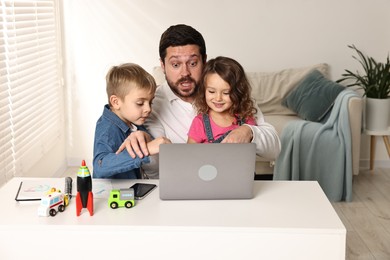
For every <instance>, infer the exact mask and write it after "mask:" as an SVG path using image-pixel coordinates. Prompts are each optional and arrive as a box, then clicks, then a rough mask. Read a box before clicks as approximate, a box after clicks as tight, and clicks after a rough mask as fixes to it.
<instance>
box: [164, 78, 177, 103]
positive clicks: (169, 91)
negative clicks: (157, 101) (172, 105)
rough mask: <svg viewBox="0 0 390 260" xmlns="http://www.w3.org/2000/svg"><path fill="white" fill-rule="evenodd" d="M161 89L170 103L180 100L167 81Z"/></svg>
mask: <svg viewBox="0 0 390 260" xmlns="http://www.w3.org/2000/svg"><path fill="white" fill-rule="evenodd" d="M160 87H161V88H162V89H163V91H164V93H165V96H166V97H167V99H168V100H169V102H172V101H175V100H178V99H180V98H179V97H178V96H176V94H175V92H173V91H172V89H171V87H170V86H169V85H168V82H167V81H165V82H164V84H162V85H161V86H160Z"/></svg>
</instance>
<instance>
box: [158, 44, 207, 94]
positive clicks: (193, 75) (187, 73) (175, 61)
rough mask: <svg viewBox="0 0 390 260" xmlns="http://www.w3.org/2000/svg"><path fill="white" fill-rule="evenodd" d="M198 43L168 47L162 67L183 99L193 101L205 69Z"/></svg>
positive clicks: (172, 86) (173, 87) (174, 90)
mask: <svg viewBox="0 0 390 260" xmlns="http://www.w3.org/2000/svg"><path fill="white" fill-rule="evenodd" d="M203 65H204V64H203V61H202V56H201V54H200V52H199V47H198V46H197V45H192V44H190V45H184V46H176V47H168V48H167V55H166V57H165V60H164V62H161V67H162V68H163V70H164V73H165V78H166V80H167V82H168V85H169V86H170V87H171V89H172V91H173V92H175V94H176V95H177V96H178V97H180V98H181V99H182V100H184V101H187V102H192V101H193V99H194V94H195V90H196V86H197V85H198V84H199V81H200V77H201V74H202V70H203Z"/></svg>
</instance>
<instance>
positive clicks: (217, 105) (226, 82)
mask: <svg viewBox="0 0 390 260" xmlns="http://www.w3.org/2000/svg"><path fill="white" fill-rule="evenodd" d="M194 106H195V109H196V111H197V113H198V115H197V116H196V117H195V118H194V119H193V121H192V124H191V127H190V130H189V132H188V141H187V143H205V142H209V143H219V142H221V141H222V140H223V139H224V138H225V137H226V136H227V135H228V134H229V132H230V131H231V130H233V129H235V128H237V127H239V126H240V125H242V124H244V123H245V124H249V125H256V119H255V114H256V112H257V110H256V108H255V107H254V102H253V100H252V98H251V86H250V84H249V81H248V79H247V78H246V75H245V72H244V69H243V67H242V66H241V65H240V64H239V63H238V62H237V61H235V60H233V59H231V58H227V57H217V58H215V59H212V60H210V61H208V62H207V63H206V66H205V68H204V70H203V74H202V78H201V82H200V86H199V88H198V90H197V94H196V97H195V100H194Z"/></svg>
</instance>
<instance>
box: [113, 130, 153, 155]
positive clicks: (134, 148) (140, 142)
mask: <svg viewBox="0 0 390 260" xmlns="http://www.w3.org/2000/svg"><path fill="white" fill-rule="evenodd" d="M151 140H152V138H151V137H150V135H149V134H148V133H146V132H144V131H139V130H138V131H135V132H132V133H131V134H130V135H129V136H128V137H127V138H126V139H125V140H124V141H123V143H122V144H121V146H119V149H118V151H116V154H119V153H120V152H122V151H123V150H124V149H125V148H126V150H127V152H128V153H129V154H130V156H131V157H132V158H135V157H136V154H137V155H138V157H139V158H143V157H144V156H148V155H149V149H148V146H147V143H148V142H150V141H151Z"/></svg>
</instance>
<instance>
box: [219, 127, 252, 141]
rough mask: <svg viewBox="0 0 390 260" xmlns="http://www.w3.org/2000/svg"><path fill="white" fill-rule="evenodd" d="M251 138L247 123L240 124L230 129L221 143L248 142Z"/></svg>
mask: <svg viewBox="0 0 390 260" xmlns="http://www.w3.org/2000/svg"><path fill="white" fill-rule="evenodd" d="M252 138H253V133H252V129H251V128H250V126H248V125H242V126H240V127H238V128H236V129H234V130H232V131H231V132H230V133H229V134H228V135H227V136H226V137H225V138H224V139H223V140H222V142H221V143H250V142H251V141H252Z"/></svg>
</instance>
